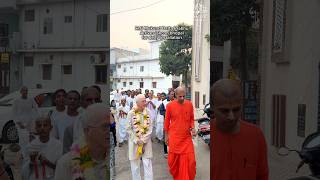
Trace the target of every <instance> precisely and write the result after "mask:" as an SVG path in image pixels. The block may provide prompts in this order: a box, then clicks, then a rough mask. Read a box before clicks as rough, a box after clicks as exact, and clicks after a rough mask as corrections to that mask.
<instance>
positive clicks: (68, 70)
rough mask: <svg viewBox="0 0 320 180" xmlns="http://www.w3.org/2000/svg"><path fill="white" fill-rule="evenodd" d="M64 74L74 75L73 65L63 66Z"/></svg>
mask: <svg viewBox="0 0 320 180" xmlns="http://www.w3.org/2000/svg"><path fill="white" fill-rule="evenodd" d="M62 70H63V74H72V65H63V66H62Z"/></svg>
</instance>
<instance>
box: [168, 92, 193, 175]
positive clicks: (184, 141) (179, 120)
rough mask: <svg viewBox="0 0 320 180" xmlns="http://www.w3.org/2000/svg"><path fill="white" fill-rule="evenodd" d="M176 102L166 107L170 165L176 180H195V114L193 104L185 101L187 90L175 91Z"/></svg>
mask: <svg viewBox="0 0 320 180" xmlns="http://www.w3.org/2000/svg"><path fill="white" fill-rule="evenodd" d="M175 93H176V100H174V101H172V102H170V103H169V104H168V105H167V107H166V116H165V124H164V130H165V141H166V143H167V144H168V146H169V156H168V165H169V170H170V173H171V175H172V176H173V178H174V180H194V178H195V175H196V160H195V155H194V147H193V142H192V135H193V136H195V135H196V131H195V129H194V114H193V106H192V103H191V102H190V101H188V100H185V99H184V98H185V94H186V93H185V89H184V88H183V87H178V88H177V89H176V90H175Z"/></svg>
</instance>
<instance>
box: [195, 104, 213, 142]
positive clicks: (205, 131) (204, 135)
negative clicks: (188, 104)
mask: <svg viewBox="0 0 320 180" xmlns="http://www.w3.org/2000/svg"><path fill="white" fill-rule="evenodd" d="M203 112H204V113H203V115H204V116H205V117H203V118H200V119H197V121H198V136H199V137H201V139H202V140H203V141H204V142H205V143H206V144H208V145H209V146H210V115H211V113H210V104H207V105H205V107H204V109H203Z"/></svg>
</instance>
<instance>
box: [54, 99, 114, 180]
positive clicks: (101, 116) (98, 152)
mask: <svg viewBox="0 0 320 180" xmlns="http://www.w3.org/2000/svg"><path fill="white" fill-rule="evenodd" d="M81 122H82V130H83V132H84V136H81V137H80V139H78V140H77V141H76V142H74V145H75V146H73V147H76V145H78V147H80V148H84V147H85V148H86V150H85V151H87V153H88V154H87V156H89V157H88V158H91V162H92V164H91V165H89V166H88V167H86V170H87V171H85V172H89V173H82V172H81V174H83V175H84V177H81V176H80V177H79V175H81V174H80V172H79V174H78V178H76V177H75V172H74V171H75V169H74V167H73V166H74V164H75V162H74V160H75V158H79V156H80V155H77V154H76V153H75V152H74V151H72V152H68V153H66V154H65V155H64V156H62V157H61V158H60V159H59V161H58V162H57V167H56V171H55V177H54V180H71V179H109V175H108V173H110V171H109V168H108V164H109V162H107V161H108V158H107V155H108V154H109V151H108V149H109V143H107V142H109V140H110V139H109V138H110V136H109V133H110V128H109V125H110V114H109V110H108V107H107V106H106V105H104V104H102V103H96V104H91V105H89V106H88V107H87V109H86V111H84V114H83V116H82V119H81ZM75 149H76V148H75ZM90 172H93V173H90ZM87 175H89V176H87Z"/></svg>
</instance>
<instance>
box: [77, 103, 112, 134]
mask: <svg viewBox="0 0 320 180" xmlns="http://www.w3.org/2000/svg"><path fill="white" fill-rule="evenodd" d="M108 117H109V114H108V108H107V106H106V105H104V104H102V103H97V104H92V105H89V106H88V107H87V109H86V111H85V115H84V118H83V119H82V124H83V128H87V127H88V126H96V125H97V124H99V123H100V122H103V121H106V120H108Z"/></svg>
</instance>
